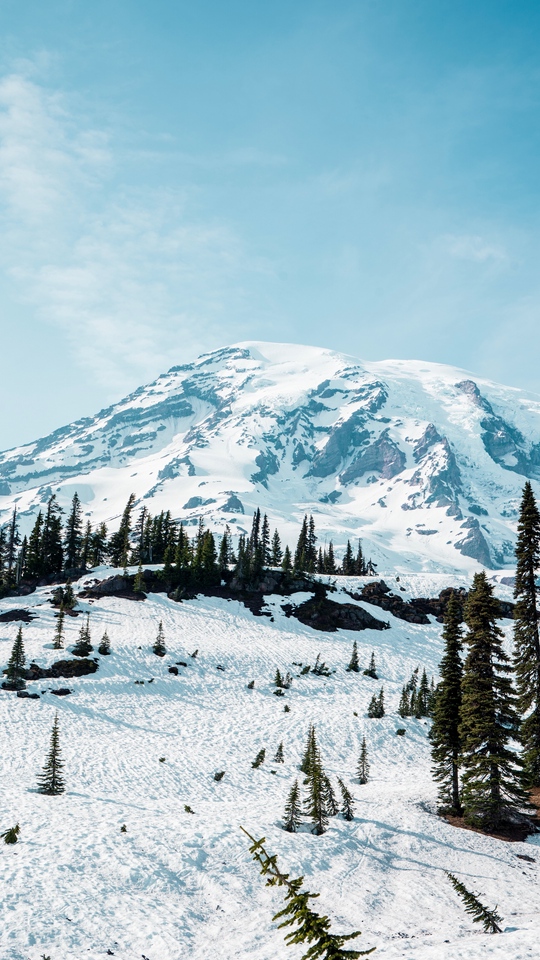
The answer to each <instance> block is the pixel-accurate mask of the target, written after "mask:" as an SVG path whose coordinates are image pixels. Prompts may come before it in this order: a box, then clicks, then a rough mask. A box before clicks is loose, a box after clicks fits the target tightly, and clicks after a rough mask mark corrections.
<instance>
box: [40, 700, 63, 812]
mask: <svg viewBox="0 0 540 960" xmlns="http://www.w3.org/2000/svg"><path fill="white" fill-rule="evenodd" d="M63 767H64V762H63V760H62V759H61V757H60V730H59V725H58V714H56V716H55V718H54V723H53V728H52V733H51V746H50V749H49V754H48V757H47V760H46V761H45V765H44V767H43V773H41V774H40V775H39V777H38V793H46V794H47V795H48V796H51V797H53V796H57V795H58V794H60V793H63V792H64V790H65V782H64V778H63V777H62V770H63Z"/></svg>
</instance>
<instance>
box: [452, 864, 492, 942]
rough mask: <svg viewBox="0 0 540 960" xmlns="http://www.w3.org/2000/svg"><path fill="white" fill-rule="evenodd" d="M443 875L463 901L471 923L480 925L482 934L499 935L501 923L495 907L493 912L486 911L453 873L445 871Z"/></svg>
mask: <svg viewBox="0 0 540 960" xmlns="http://www.w3.org/2000/svg"><path fill="white" fill-rule="evenodd" d="M445 873H446V876H447V877H448V879H449V880H450V883H451V884H452V886H453V888H454V890H455V891H456V893H458V894H459V896H460V897H461V899H462V900H463V903H464V904H465V910H466V912H467V913H469V914H471V916H472V919H473V923H481V924H482V926H483V928H484V933H501V928H500V927H499V924H500V923H501V922H502V917H500V916H499V914H498V913H497V907H495V909H494V910H488V908H487V907H485V906H484V904H483V903H480V900H479V899H478V897H477V896H475V894H474V893H471V891H470V890H467V887H466V886H465V885H464V884H463V883H461V881H460V880H458V878H457V877H455V876H454V874H453V873H448V871H447V870H445Z"/></svg>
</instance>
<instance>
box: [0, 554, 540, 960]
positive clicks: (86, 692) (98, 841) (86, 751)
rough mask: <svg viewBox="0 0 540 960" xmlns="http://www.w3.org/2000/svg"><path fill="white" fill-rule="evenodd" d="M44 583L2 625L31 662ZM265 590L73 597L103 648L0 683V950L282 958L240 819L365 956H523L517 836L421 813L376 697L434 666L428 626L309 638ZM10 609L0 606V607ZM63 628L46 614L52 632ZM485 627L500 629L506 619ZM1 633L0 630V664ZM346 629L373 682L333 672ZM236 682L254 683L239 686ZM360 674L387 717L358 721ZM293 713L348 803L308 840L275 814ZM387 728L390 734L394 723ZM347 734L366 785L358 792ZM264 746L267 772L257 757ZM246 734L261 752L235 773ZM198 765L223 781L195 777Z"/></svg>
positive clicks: (245, 756)
mask: <svg viewBox="0 0 540 960" xmlns="http://www.w3.org/2000/svg"><path fill="white" fill-rule="evenodd" d="M104 573H105V572H104ZM461 582H463V581H462V580H459V579H455V580H454V583H456V584H458V583H461ZM449 583H450V580H449V578H448V577H445V578H441V577H440V576H439V577H431V578H430V577H428V576H427V575H419V576H416V577H415V576H410V577H407V576H405V577H403V576H402V577H401V579H400V586H402V587H405V588H406V591H407V592H406V593H405V594H404V596H406V597H408V596H409V595H410V594H411V593H412V594H413V595H416V596H417V595H418V594H423V595H436V594H438V592H439V590H440V589H441V586H446V585H449ZM347 585H348V586H352V584H350V583H349V584H347ZM501 589H502V593H501V595H502V596H505V598H506V599H508V596H509V591H508V590H506V594H505V588H504V587H503V588H500V587H498V590H499V592H501ZM49 593H50V591H49V590H47V589H38V590H37V591H36V592H35V593H34V594H32V595H31V596H30V597H28V598H25V604H27V605H28V606H29V608H30V609H31V611H32V612H33V613H35V614H37V615H38V619H36V620H34V621H33V622H32V623H31V624H29V625H28V626H25V627H24V638H25V643H26V650H27V655H28V658H29V659H30V658H35V659H36V660H37V661H38V662H39V663H40V664H41V665H47V664H49V663H50V662H52V661H53V660H54V659H57V658H58V653H57V652H56V651H53V650H52V649H51V639H52V635H53V632H54V626H55V620H54V614H53V610H52V609H51V607H50V605H49V604H48V603H47V602H46V597H47V595H48V594H49ZM334 596H336V595H334ZM337 596H338V597H339V595H337ZM344 599H347V600H349V599H350V598H349V597H345V598H344ZM282 602H283V598H278V597H275V598H270V606H271V609H272V611H273V615H274V620H273V621H271V620H270V619H269V618H267V617H259V618H256V617H254V616H253V615H252V614H251V613H250V612H249V611H248V610H246V608H245V607H243V606H242V605H241V604H239V603H237V602H235V601H229V602H227V601H225V600H221V599H209V598H199V599H198V600H193V601H188V602H184V603H182V604H177V603H174V602H172V601H171V600H169V599H167V598H166V597H165V596H164V595H150V596H149V597H148V599H147V600H146V601H145V602H143V603H133V602H129V601H127V600H121V599H113V598H110V599H104V600H101V601H100V602H99V603H94V604H91V603H89V602H87V603H85V602H84V601H82V602H81V608H82V611H83V612H84V611H86V610H88V611H90V612H91V631H92V638H93V640H94V642H96V641H99V639H100V637H101V635H102V633H103V630H104V629H105V628H106V629H107V630H108V633H109V636H110V638H111V641H112V648H113V653H112V655H111V656H110V657H100V658H99V659H100V664H99V670H98V672H97V673H96V674H95V675H93V676H91V677H85V678H81V679H78V680H69V681H61V682H59V683H58V682H57V683H56V684H55V682H54V681H37V682H34V683H33V684H31V687H32V689H33V690H37V691H38V692H39V693H40V694H41V696H40V699H39V700H20V699H17V698H16V696H15V694H14V693H8V692H6V691H0V729H1V730H2V732H3V736H2V744H1V760H2V776H1V778H0V809H1V811H2V813H1V822H0V830H5V829H6V828H7V827H10V826H13V825H14V824H15V823H16V822H19V824H20V828H21V842H20V843H19V844H18V845H17V846H13V847H8V846H5V845H4V844H3V843H0V858H1V860H2V897H1V898H0V921H1V922H0V956H1V957H2V958H3V960H4V958H5V960H8V958H9V960H39V958H40V957H42V956H43V955H45V956H50V957H51V960H82V958H83V957H85V958H88V960H101V958H103V957H105V956H107V955H114V957H116V958H117V960H140V958H141V957H145V958H148V960H209V958H210V960H214V958H216V960H217V958H219V960H248V958H249V960H297V958H298V957H300V956H301V955H302V953H303V951H302V949H301V948H300V947H287V946H285V944H284V941H283V932H282V931H279V930H278V929H277V926H276V924H273V923H272V921H271V917H272V915H273V913H275V912H276V911H277V910H278V909H279V908H280V907H281V906H282V903H283V901H282V897H281V895H280V893H279V891H276V890H274V889H269V888H267V887H265V885H264V881H263V880H262V879H261V877H260V876H259V875H258V871H257V868H256V866H255V865H254V864H253V863H252V862H251V860H250V857H249V854H248V851H247V842H246V839H245V837H244V836H243V834H242V833H241V832H240V825H243V826H245V827H246V828H247V829H248V830H250V831H251V832H252V833H253V834H254V835H255V836H257V837H261V836H266V838H267V846H268V849H269V851H270V852H272V853H277V855H278V858H279V863H280V865H281V866H282V868H283V869H285V870H287V871H290V872H291V873H292V875H293V876H296V875H300V874H303V875H304V876H305V878H306V880H305V882H306V886H307V888H308V889H310V890H311V891H313V892H319V893H320V895H321V896H320V900H319V901H318V907H319V908H320V909H321V911H322V912H324V913H327V914H328V915H329V916H330V918H331V920H332V924H333V929H334V931H335V932H343V933H347V932H350V931H351V930H354V929H358V928H360V929H361V930H362V931H363V936H362V937H361V939H360V940H359V941H358V944H359V946H360V947H361V948H362V949H367V948H368V947H372V946H376V947H377V952H376V954H375V957H377V958H381V960H383V958H384V960H397V958H410V960H435V958H436V960H457V958H463V960H481V958H488V957H489V958H490V960H508V958H512V960H529V958H532V957H534V956H536V955H537V948H538V939H537V937H538V879H539V877H538V858H539V849H538V845H537V841H535V840H531V841H529V842H528V843H515V844H510V843H505V842H503V841H501V840H496V839H493V838H490V837H485V836H482V835H479V834H477V833H473V832H468V831H463V830H458V829H457V828H455V827H452V826H450V825H449V824H447V823H446V822H444V821H441V820H440V819H439V818H438V817H437V816H436V815H435V813H434V808H435V789H434V786H433V783H432V781H431V778H430V773H429V766H430V763H429V743H428V740H427V730H428V728H427V724H426V723H425V722H424V721H420V720H412V719H407V720H405V721H403V720H402V719H401V718H400V717H399V716H398V715H397V712H396V710H397V705H398V701H399V695H400V691H401V686H402V684H403V683H404V682H405V681H406V680H408V678H409V677H410V674H411V672H412V670H413V669H414V668H415V667H417V666H420V670H421V669H422V667H423V666H425V667H426V669H427V671H428V674H431V673H436V668H437V664H438V662H439V659H440V655H441V641H440V625H439V624H437V623H432V624H430V625H428V626H419V625H415V624H408V623H404V622H403V621H401V620H396V619H394V618H393V617H392V616H390V615H389V616H388V619H389V621H390V624H391V626H390V629H389V630H385V631H382V632H381V631H370V630H367V631H364V632H361V633H355V634H352V633H350V632H347V631H341V630H340V631H338V632H337V633H335V634H331V635H328V634H322V633H315V632H314V631H313V630H311V629H310V628H309V627H306V626H303V625H302V624H300V623H298V622H297V621H295V620H293V619H286V618H285V617H284V615H283V613H282V612H281V604H282ZM20 603H21V599H20V598H10V599H7V600H3V601H2V605H1V606H2V611H5V610H8V609H13V608H15V607H16V606H20ZM365 606H366V609H368V610H370V611H371V612H372V613H374V614H375V616H377V615H379V614H380V611H379V609H378V608H376V607H369V605H365ZM160 619H161V620H162V621H163V625H164V629H165V637H166V644H167V648H168V653H167V656H166V657H165V658H164V660H163V661H162V660H160V659H159V658H157V657H155V656H154V655H153V654H152V652H151V644H152V642H153V640H154V639H155V635H156V632H157V624H158V621H159V620H160ZM80 623H81V618H79V619H78V620H70V619H67V631H68V636H67V641H68V646H71V644H73V642H74V641H75V639H76V637H77V634H78V628H79V626H80ZM503 623H504V625H505V629H506V631H507V633H508V632H509V630H510V627H511V625H510V623H509V621H504V622H503ZM17 628H18V624H17V623H10V624H1V625H0V655H1V662H2V664H5V663H6V661H7V658H8V655H9V651H10V649H11V645H12V643H13V640H14V637H15V634H16V631H17ZM353 639H356V640H357V642H358V647H359V655H360V662H361V664H362V665H364V664H365V665H367V664H368V662H369V658H370V655H371V652H372V650H373V651H375V658H376V663H377V666H378V670H379V675H380V680H379V681H375V680H372V679H371V678H369V677H364V676H362V675H360V674H352V673H347V672H346V670H345V667H346V665H347V663H348V660H349V658H350V655H351V649H352V641H353ZM196 648H198V650H199V653H198V656H197V658H196V659H193V658H191V657H190V654H191V653H193V652H194V650H195V649H196ZM318 653H320V654H321V657H322V658H323V659H324V660H325V661H326V663H327V664H328V665H329V666H330V667H331V668H332V669H334V668H335V670H336V672H335V673H334V674H332V676H331V677H329V678H328V679H323V678H317V677H313V676H311V677H310V676H307V677H306V676H304V677H298V676H297V674H298V673H299V671H300V668H299V667H298V663H311V664H313V662H314V660H315V657H316V655H317V654H318ZM177 661H184V662H185V663H186V664H187V666H186V667H179V670H180V676H178V677H175V676H172V675H171V674H170V673H169V672H168V666H169V665H170V664H174V663H176V662H177ZM295 665H296V666H295ZM218 666H221V667H223V668H224V669H223V670H218V669H217V667H218ZM276 667H279V668H280V669H281V670H282V671H284V670H291V672H292V673H293V674H294V675H295V676H294V680H293V684H292V687H291V689H290V690H288V691H287V692H286V695H285V697H284V698H278V697H276V696H274V695H273V690H274V689H275V688H274V687H273V685H272V680H273V677H274V674H275V670H276ZM151 678H154V680H153V682H152V683H149V682H148V681H149V680H150V679H151ZM252 679H253V680H254V681H255V688H254V689H253V690H248V689H247V683H248V682H249V681H250V680H252ZM135 680H138V681H145V683H144V684H137V685H136V684H135V682H134V681H135ZM381 683H382V684H384V689H385V695H386V706H387V711H388V713H387V716H385V717H384V718H383V719H380V720H373V719H372V720H369V719H367V717H366V708H367V705H368V702H369V700H370V698H371V696H372V694H373V693H378V691H379V689H380V686H381ZM55 685H56V686H68V687H69V688H71V690H72V693H71V695H70V696H67V697H65V698H60V697H55V696H53V695H52V694H51V692H50V690H51V687H52V688H54V686H55ZM43 691H46V692H43ZM285 703H286V704H287V705H288V706H289V707H290V711H289V712H285V711H284V704H285ZM56 710H58V713H59V721H60V736H61V747H62V751H63V759H64V761H65V771H64V772H65V777H66V785H67V789H66V793H65V794H63V795H62V796H60V797H45V796H41V795H39V794H37V793H36V792H35V785H36V775H37V773H38V772H39V771H40V769H41V766H42V764H43V761H44V759H45V755H46V752H47V750H48V744H49V737H50V729H51V725H52V721H53V717H54V713H55V711H56ZM311 722H313V723H314V724H315V726H316V730H317V734H318V738H319V742H320V747H321V752H322V759H323V762H324V765H325V768H326V770H327V772H328V773H329V775H330V776H331V777H332V779H333V781H334V784H335V778H336V776H341V777H342V778H343V779H344V780H345V782H346V783H347V785H348V786H349V788H350V789H351V791H352V793H353V795H354V797H355V800H356V816H355V820H354V821H353V822H351V823H347V822H345V821H344V820H343V819H341V818H340V817H337V818H333V819H332V820H331V821H330V826H329V829H328V832H327V833H325V834H324V835H323V836H322V837H316V836H313V835H312V834H311V833H310V832H309V831H308V828H307V826H306V829H304V830H302V832H300V833H298V834H295V835H291V834H288V833H285V832H284V831H283V830H282V828H281V817H282V814H283V807H284V803H285V799H286V796H287V793H288V791H289V789H290V787H291V785H292V783H293V781H294V779H295V778H297V777H299V771H298V765H299V762H300V758H301V755H302V752H303V747H304V743H305V738H306V733H307V729H308V725H309V723H311ZM399 727H405V728H406V734H405V736H404V737H400V736H396V734H395V731H396V729H397V728H399ZM364 733H365V735H366V738H367V743H368V749H369V756H370V761H371V775H372V779H371V780H370V782H369V783H368V784H367V785H365V786H359V785H358V783H357V782H355V770H356V763H357V759H358V753H359V748H360V742H361V738H362V735H363V734H364ZM281 741H282V742H283V746H284V760H285V762H284V763H283V764H282V765H280V764H276V763H273V762H272V758H273V756H274V754H275V751H276V748H277V746H278V744H279V743H280V742H281ZM262 747H265V748H266V760H265V762H264V763H263V765H262V766H261V767H260V768H259V769H255V770H254V769H253V768H252V766H251V764H252V761H253V759H254V758H255V755H256V754H257V752H258V751H259V749H260V748H262ZM161 757H163V758H164V761H163V762H160V758H161ZM218 770H220V771H221V770H224V771H225V776H224V778H223V780H222V781H221V782H219V783H216V782H215V781H214V779H213V775H214V773H215V772H216V771H218ZM300 776H301V775H300ZM186 804H187V805H189V806H190V807H191V808H192V810H193V811H194V813H193V814H190V813H187V812H185V810H184V806H185V805H186ZM122 824H125V825H126V828H127V832H126V833H121V826H122ZM531 857H532V862H531V860H530V858H531ZM445 870H451V871H453V872H454V873H455V874H457V876H458V877H460V879H462V880H463V882H464V883H465V884H466V886H467V887H469V888H470V889H473V890H475V891H476V892H479V893H481V894H482V897H481V899H482V900H483V901H484V902H485V903H486V904H487V905H489V906H495V904H498V909H499V912H500V913H501V915H502V916H503V917H504V924H503V927H504V933H503V934H502V935H501V936H487V935H485V934H483V933H482V932H481V931H480V930H478V929H477V928H475V926H474V925H473V924H471V922H470V919H469V918H468V917H467V916H466V915H465V913H464V911H463V908H462V905H461V903H460V901H459V900H458V898H457V896H456V895H455V893H454V892H453V890H452V888H451V887H450V884H449V883H448V882H447V880H446V879H445V876H444V871H445ZM353 945H354V944H353ZM108 952H109V953H108Z"/></svg>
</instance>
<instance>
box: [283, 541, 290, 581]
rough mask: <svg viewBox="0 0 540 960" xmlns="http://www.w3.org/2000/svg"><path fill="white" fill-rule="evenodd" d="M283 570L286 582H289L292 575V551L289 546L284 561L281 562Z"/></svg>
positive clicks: (284, 554)
mask: <svg viewBox="0 0 540 960" xmlns="http://www.w3.org/2000/svg"><path fill="white" fill-rule="evenodd" d="M281 569H282V570H283V578H284V580H287V579H288V578H289V577H290V576H291V574H292V561H291V551H290V550H289V548H288V547H287V546H286V547H285V550H284V551H283V560H282V561H281Z"/></svg>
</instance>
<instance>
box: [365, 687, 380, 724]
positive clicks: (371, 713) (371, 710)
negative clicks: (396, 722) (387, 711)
mask: <svg viewBox="0 0 540 960" xmlns="http://www.w3.org/2000/svg"><path fill="white" fill-rule="evenodd" d="M367 715H368V717H376V718H377V719H380V718H381V717H384V688H383V687H381V689H380V693H379V695H378V696H375V695H373V696H372V698H371V701H370V704H369V706H368V710H367Z"/></svg>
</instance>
